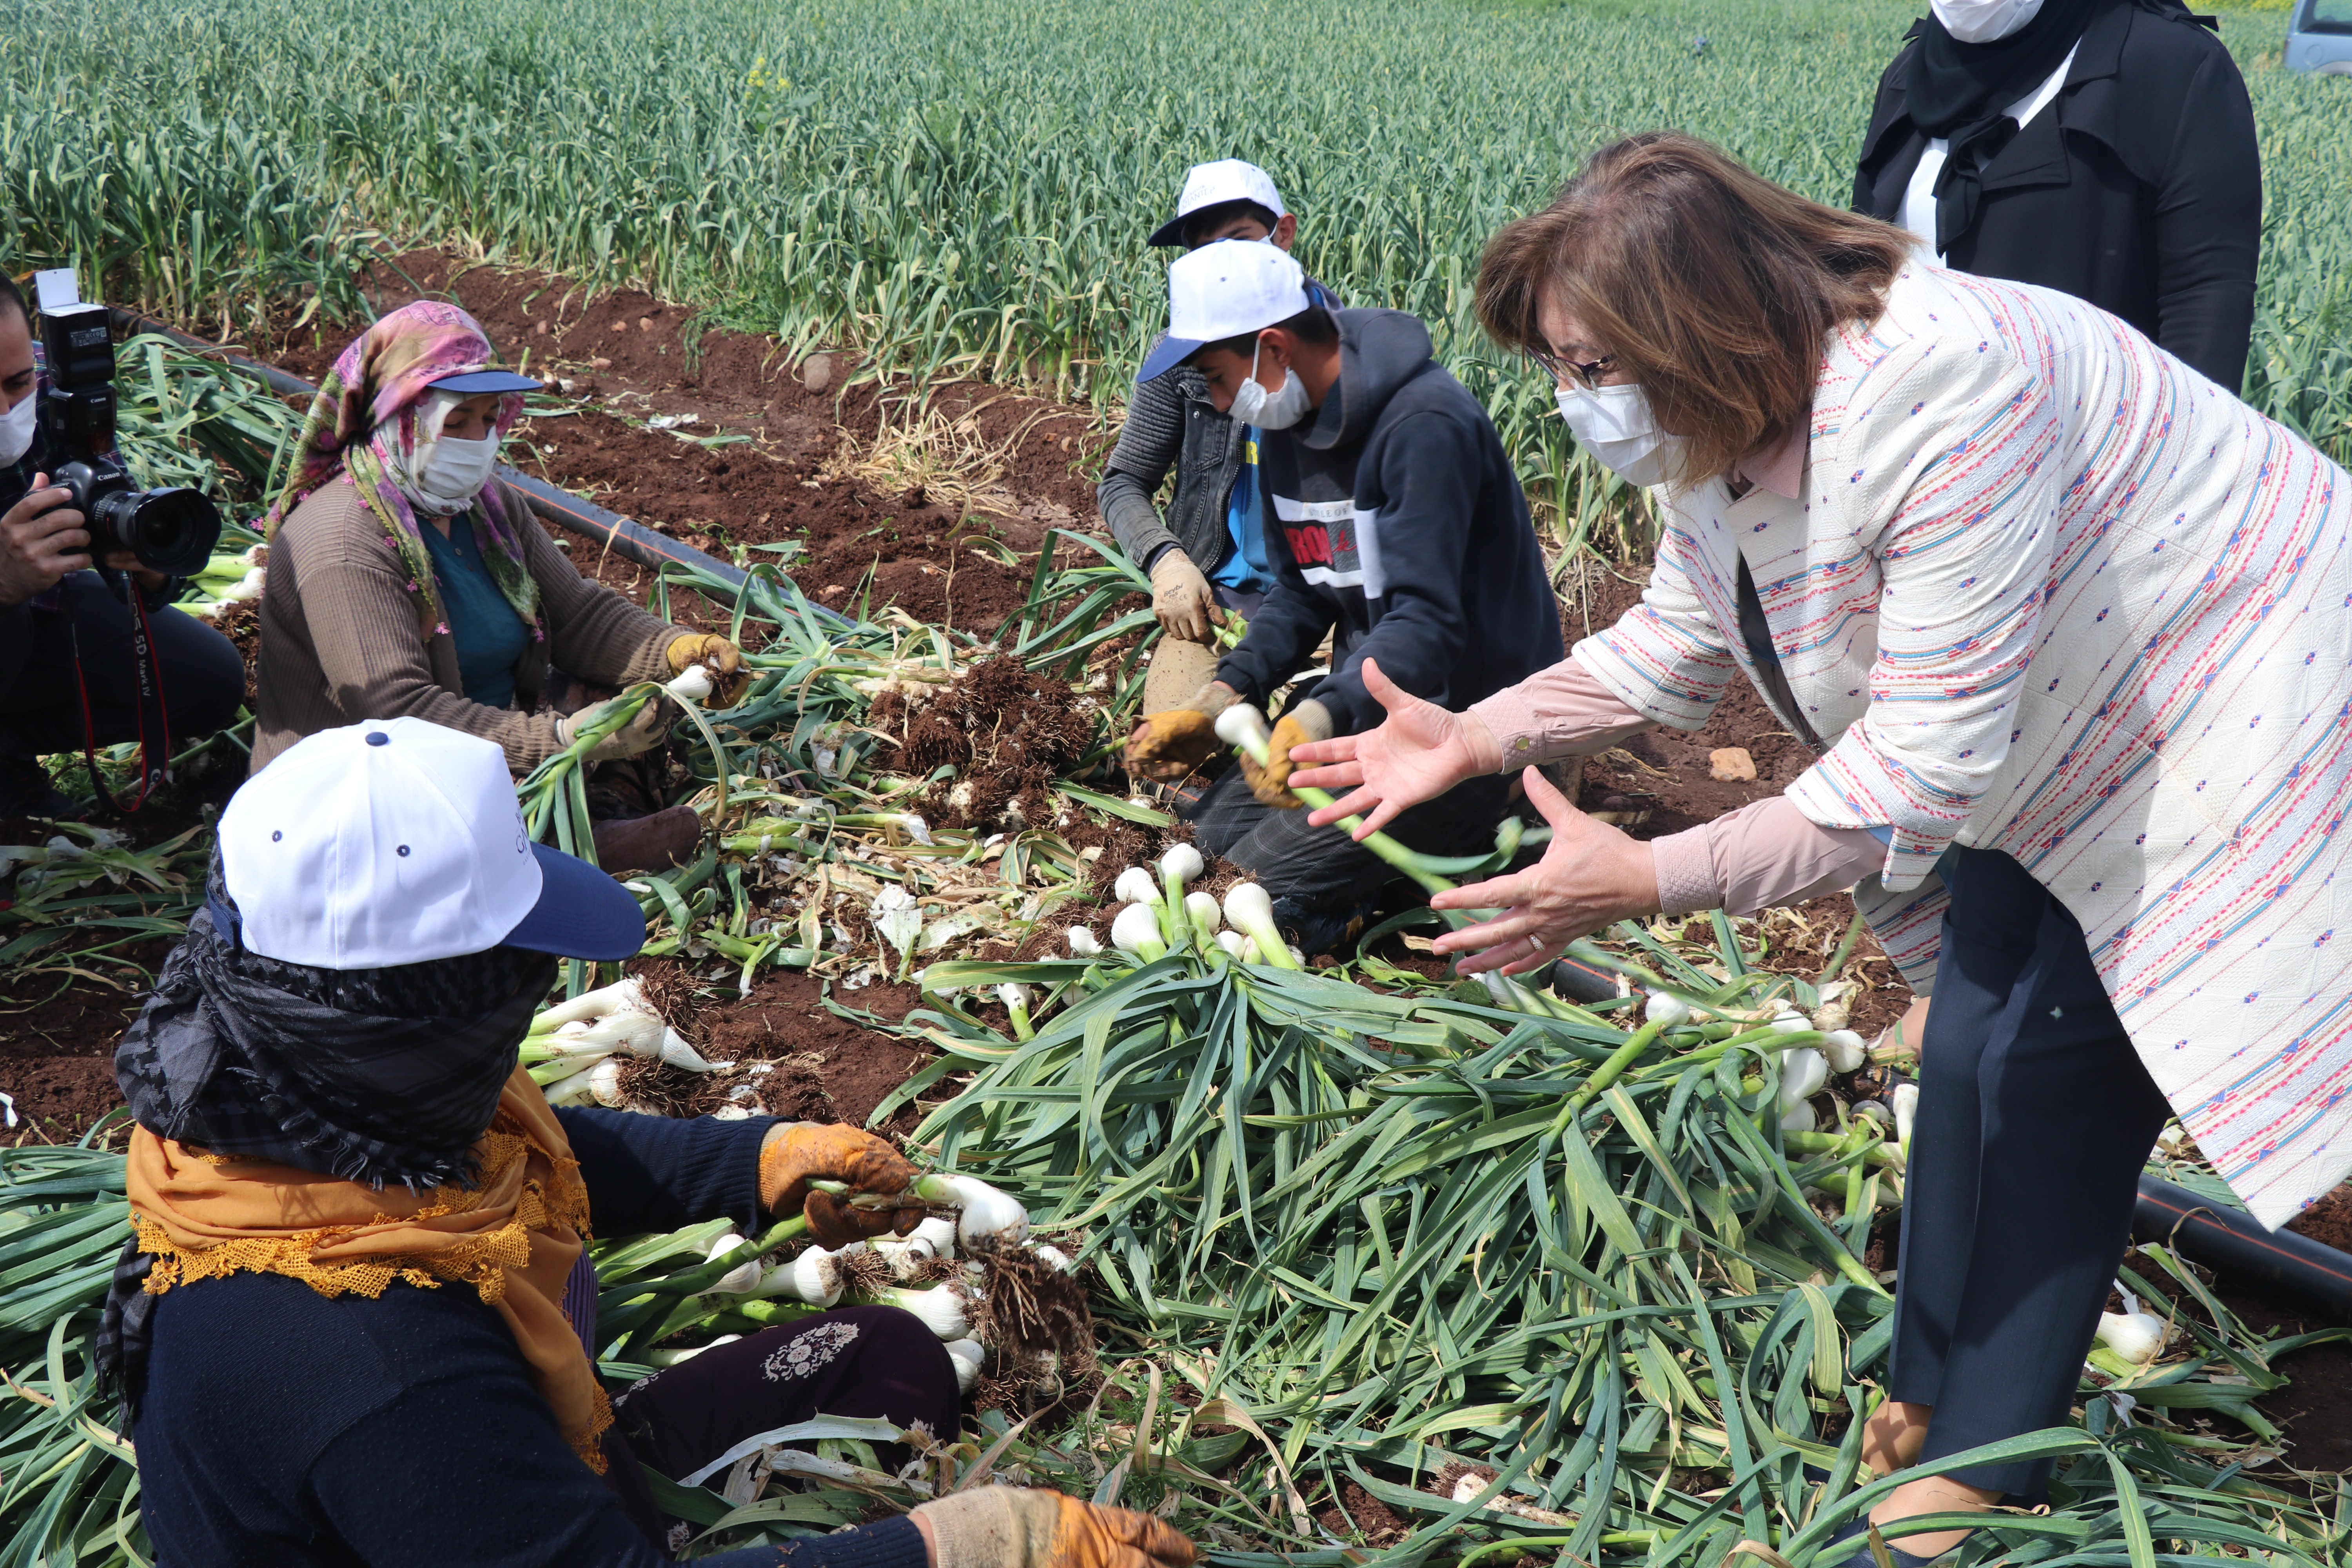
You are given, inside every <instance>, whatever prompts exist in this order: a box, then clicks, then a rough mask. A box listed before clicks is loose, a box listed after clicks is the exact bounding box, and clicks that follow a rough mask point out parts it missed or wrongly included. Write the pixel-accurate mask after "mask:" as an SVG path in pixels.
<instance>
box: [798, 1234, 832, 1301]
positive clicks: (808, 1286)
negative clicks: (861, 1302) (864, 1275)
mask: <svg viewBox="0 0 2352 1568" xmlns="http://www.w3.org/2000/svg"><path fill="white" fill-rule="evenodd" d="M792 1284H793V1294H794V1295H796V1296H798V1297H799V1298H800V1299H801V1300H803V1301H806V1302H808V1303H809V1304H810V1305H811V1306H815V1307H830V1306H832V1305H833V1304H834V1303H835V1301H838V1300H841V1285H842V1278H841V1262H840V1260H839V1259H838V1258H835V1256H834V1255H833V1254H832V1253H830V1252H827V1251H826V1250H825V1249H824V1247H804V1248H803V1249H802V1251H801V1255H800V1256H799V1257H798V1258H793V1272H792Z"/></svg>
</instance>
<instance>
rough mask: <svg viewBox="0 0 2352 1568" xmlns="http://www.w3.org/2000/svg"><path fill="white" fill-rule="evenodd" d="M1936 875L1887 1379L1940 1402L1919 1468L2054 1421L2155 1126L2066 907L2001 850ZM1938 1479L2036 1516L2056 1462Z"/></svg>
mask: <svg viewBox="0 0 2352 1568" xmlns="http://www.w3.org/2000/svg"><path fill="white" fill-rule="evenodd" d="M1938 870H1939V871H1940V872H1941V873H1942V876H1943V879H1944V881H1945V883H1946V885H1947V886H1948V888H1949V889H1951V895H1952V902H1951V909H1950V911H1949V912H1948V914H1947V915H1946V916H1945V919H1944V932H1943V948H1942V951H1941V952H1940V954H1939V955H1938V957H1937V964H1936V992H1935V996H1936V1000H1935V1005H1934V1006H1933V1007H1932V1008H1930V1009H1929V1010H1928V1014H1927V1034H1926V1037H1925V1038H1924V1039H1923V1040H1922V1041H1921V1043H1920V1047H1919V1057H1920V1082H1919V1110H1918V1114H1917V1117H1916V1120H1915V1121H1914V1123H1913V1127H1912V1134H1911V1159H1910V1173H1909V1178H1908V1182H1907V1184H1906V1190H1905V1194H1904V1205H1903V1259H1902V1277H1901V1279H1900V1282H1899V1283H1898V1284H1897V1286H1896V1289H1895V1346H1894V1366H1893V1372H1892V1375H1891V1376H1890V1378H1889V1380H1888V1393H1889V1394H1891V1395H1892V1396H1893V1397H1894V1398H1896V1399H1899V1400H1904V1401H1906V1402H1908V1403H1912V1404H1917V1405H1932V1406H1934V1409H1935V1414H1934V1415H1933V1416H1932V1417H1931V1418H1930V1420H1929V1422H1928V1426H1927V1447H1926V1449H1925V1451H1924V1453H1923V1456H1922V1457H1923V1458H1926V1459H1929V1460H1933V1459H1937V1458H1945V1457H1948V1456H1949V1455H1953V1454H1958V1453H1960V1452H1963V1451H1964V1450H1967V1449H1969V1448H1973V1447H1979V1446H1980V1445H1982V1444H1986V1443H1994V1442H1999V1441H2000V1440H2001V1439H2002V1438H2005V1437H2016V1436H2023V1435H2024V1434H2026V1433H2028V1432H2033V1431H2038V1430H2040V1429H2042V1428H2043V1427H2047V1426H2064V1425H2065V1424H2066V1420H2067V1413H2068V1410H2069V1407H2070V1406H2071V1405H2073V1403H2074V1391H2075V1388H2076V1386H2077V1384H2078V1382H2079V1380H2080V1377H2081V1373H2082V1368H2083V1358H2084V1355H2086V1354H2087V1353H2089V1351H2090V1348H2091V1339H2092V1331H2094V1330H2095V1328H2096V1327H2097V1326H2098V1320H2099V1309H2100V1307H2101V1305H2102V1303H2104V1302H2105V1300H2106V1294H2107V1289H2108V1286H2109V1284H2110V1282H2111V1281H2112V1279H2113V1278H2114V1275H2115V1271H2116V1265H2117V1264H2118V1263H2119V1262H2120V1261H2121V1260H2122V1258H2123V1254H2124V1249H2125V1247H2126V1245H2127V1244H2128V1243H2129V1241H2130V1237H2131V1215H2132V1203H2133V1196H2134V1193H2135V1191H2136V1188H2137V1180H2138V1176H2139V1172H2140V1168H2141V1166H2142V1165H2143V1164H2145V1163H2146V1162H2147V1154H2148V1150H2149V1148H2150V1146H2151V1145H2152V1144H2153V1143H2154V1142H2156V1135H2157V1133H2158V1131H2160V1130H2161V1129H2162V1127H2163V1126H2164V1121H2165V1117H2166V1114H2167V1110H2166V1105H2165V1100H2164V1095H2163V1093H2162V1092H2161V1091H2160V1090H2158V1088H2157V1087H2156V1082H2155V1080H2154V1079H2151V1078H2150V1077H2149V1076H2148V1073H2147V1068H2145V1067H2144V1066H2142V1065H2141V1063H2140V1059H2139V1056H2138V1053H2137V1052H2136V1051H2134V1050H2133V1049H2132V1045H2131V1041H2130V1039H2129V1037H2126V1035H2125V1033H2124V1028H2123V1025H2122V1023H2121V1022H2120V1021H2119V1020H2118V1019H2117V1018H2116V1010H2115V1008H2114V1006H2113V1005H2111V1004H2110V1003H2109V1002H2108V1000H2107V994H2106V991H2105V987H2103V986H2102V985H2101V984H2099V977H2098V974H2097V973H2096V972H2095V970H2094V969H2093V968H2092V964H2091V953H2090V949H2089V947H2088V945H2087V944H2086V943H2085V942H2084V937H2083V928H2082V927H2081V926H2079V925H2077V924H2075V923H2074V916H2072V915H2070V914H2068V913H2067V912H2066V910H2065V908H2064V906H2063V905H2062V904H2060V903H2059V902H2058V900H2056V899H2054V898H2053V897H2052V896H2051V895H2050V894H2049V892H2048V891H2047V890H2046V889H2043V888H2042V884H2041V883H2039V882H2037V881H2035V880H2034V879H2033V878H2032V876H2031V875H2030V874H2029V873H2028V872H2027V871H2026V870H2025V868H2023V867H2021V866H2020V865H2019V864H2018V863H2017V862H2016V861H2015V860H2013V859H2011V858H2010V857H2008V856H2007V855H2004V854H2001V853H2000V852H1999V851H1996V850H1984V849H1961V848H1957V847H1956V848H1954V849H1953V850H1951V851H1950V852H1949V854H1948V855H1947V856H1946V858H1944V860H1943V861H1942V863H1941V864H1940V866H1939V867H1938ZM1951 1473H1952V1474H1953V1476H1954V1477H1955V1478H1956V1479H1958V1480H1961V1481H1964V1482H1966V1483H1967V1484H1969V1485H1970V1486H1975V1487H1982V1488H1985V1489H1989V1490H1997V1491H2003V1492H2007V1493H2009V1494H2011V1500H2012V1501H2023V1502H2025V1503H2027V1504H2032V1503H2033V1502H2037V1501H2039V1500H2041V1494H2042V1488H2043V1484H2044V1483H2045V1482H2046V1481H2047V1479H2048V1478H2049V1473H2050V1466H2049V1463H2048V1461H2046V1460H2041V1461H2026V1462H2019V1463H2011V1464H2003V1465H1985V1466H1977V1467H1972V1468H1968V1469H1962V1470H1956V1471H1953V1472H1951Z"/></svg>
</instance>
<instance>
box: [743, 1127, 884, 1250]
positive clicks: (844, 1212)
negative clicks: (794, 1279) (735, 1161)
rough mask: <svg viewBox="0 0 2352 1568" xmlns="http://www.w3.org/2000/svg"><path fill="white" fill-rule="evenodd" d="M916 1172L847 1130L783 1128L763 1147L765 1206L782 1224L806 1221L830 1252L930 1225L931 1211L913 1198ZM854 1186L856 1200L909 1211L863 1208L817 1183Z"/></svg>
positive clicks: (877, 1143) (879, 1143)
mask: <svg viewBox="0 0 2352 1568" xmlns="http://www.w3.org/2000/svg"><path fill="white" fill-rule="evenodd" d="M915 1175H916V1172H915V1167H914V1166H913V1165H912V1164H911V1163H908V1160H907V1157H906V1156H905V1155H903V1154H901V1153H899V1152H898V1150H896V1149H893V1148H892V1147H890V1145H889V1144H888V1143H887V1142H884V1141H883V1140H881V1139H879V1138H877V1137H876V1136H874V1134H873V1133H871V1132H867V1131H863V1130H862V1129H859V1128H856V1127H851V1126H849V1125H847V1124H846V1123H844V1122H839V1121H835V1122H833V1123H831V1124H827V1123H825V1122H822V1121H779V1122H778V1123H776V1125H774V1126H773V1127H771V1128H769V1129H768V1135H767V1136H766V1137H765V1138H763V1139H761V1141H760V1206H761V1208H764V1209H766V1210H767V1211H768V1212H769V1213H770V1214H771V1215H774V1216H775V1217H776V1218H778V1219H790V1218H792V1217H793V1215H796V1214H798V1215H807V1216H808V1222H809V1235H810V1236H811V1237H814V1238H815V1239H816V1241H817V1242H818V1243H819V1245H821V1246H824V1247H846V1246H848V1245H849V1244H850V1243H851V1242H853V1241H863V1240H865V1239H866V1237H871V1236H883V1235H886V1234H889V1233H892V1232H895V1233H897V1234H898V1235H899V1236H904V1235H906V1234H907V1233H908V1231H911V1230H913V1229H914V1228H915V1227H916V1226H919V1225H920V1224H922V1223H923V1205H922V1204H921V1202H920V1201H919V1200H918V1199H916V1198H915V1197H914V1195H913V1191H912V1189H913V1187H914V1185H915ZM817 1179H823V1180H826V1181H834V1182H843V1183H846V1184H848V1185H849V1186H850V1187H851V1188H852V1189H853V1191H854V1192H855V1193H857V1194H870V1195H872V1196H876V1197H899V1196H904V1197H905V1198H906V1199H907V1201H908V1206H907V1207H904V1208H862V1207H859V1206H857V1205H855V1204H853V1203H852V1202H851V1201H850V1199H849V1198H848V1197H846V1196H840V1197H836V1196H835V1194H831V1193H820V1192H816V1191H814V1190H813V1189H812V1188H811V1187H810V1185H809V1183H810V1182H811V1181H813V1180H817Z"/></svg>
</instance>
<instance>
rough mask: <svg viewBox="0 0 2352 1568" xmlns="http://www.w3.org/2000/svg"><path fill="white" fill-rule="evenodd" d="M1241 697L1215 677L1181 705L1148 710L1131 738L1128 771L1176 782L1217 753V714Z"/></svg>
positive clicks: (1128, 745) (1171, 782) (1128, 742)
mask: <svg viewBox="0 0 2352 1568" xmlns="http://www.w3.org/2000/svg"><path fill="white" fill-rule="evenodd" d="M1237 700H1239V694H1238V693H1236V692H1235V691H1234V689H1233V688H1232V687H1230V686H1227V685H1225V684H1224V683H1223V682H1222V681H1216V680H1212V681H1211V682H1209V683H1208V684H1207V685H1206V686H1203V687H1202V688H1201V689H1200V690H1198V691H1195V692H1194V693H1192V698H1191V699H1190V700H1188V701H1186V702H1185V703H1184V705H1183V706H1182V707H1181V708H1171V709H1169V710H1166V711H1165V712H1160V713H1148V714H1146V715H1144V718H1143V721H1142V722H1141V723H1139V724H1138V725H1137V726H1136V727H1135V732H1134V733H1133V734H1131V735H1129V737H1128V738H1127V756H1126V758H1125V761H1126V763H1127V771H1128V772H1129V773H1133V774H1135V775H1136V776H1137V777H1139V778H1147V779H1158V780H1159V781H1160V783H1162V784H1174V783H1176V782H1177V781H1178V780H1179V779H1181V778H1183V777H1184V776H1185V775H1186V774H1187V773H1191V772H1192V771H1193V770H1194V769H1195V768H1198V767H1199V766H1200V765H1201V764H1202V763H1205V762H1207V761H1208V760H1209V759H1210V758H1211V757H1213V756H1214V755H1215V754H1216V752H1217V748H1218V747H1219V746H1222V745H1223V744H1224V742H1222V741H1220V740H1218V739H1217V715H1218V714H1220V713H1222V712H1223V711H1224V710H1226V709H1228V708H1230V707H1232V706H1233V705H1234V702H1235V701H1237Z"/></svg>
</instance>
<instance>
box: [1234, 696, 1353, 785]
mask: <svg viewBox="0 0 2352 1568" xmlns="http://www.w3.org/2000/svg"><path fill="white" fill-rule="evenodd" d="M1330 738H1331V710H1329V709H1328V708H1326V707H1324V706H1323V704H1321V703H1320V702H1318V701H1316V700H1314V699H1312V698H1309V699H1308V700H1306V701H1304V702H1297V703H1293V704H1292V705H1291V706H1290V707H1288V708H1286V709H1285V710H1283V714H1282V717H1281V718H1279V719H1277V720H1276V721H1274V733H1273V734H1272V735H1271V736H1269V737H1267V740H1266V743H1265V766H1264V767H1259V766H1258V765H1257V764H1256V763H1254V762H1252V761H1250V756H1249V753H1248V752H1243V753H1242V777H1244V778H1245V779H1247V780H1248V781H1249V786H1250V794H1252V795H1255V796H1257V798H1258V804H1260V805H1270V806H1273V807H1274V808H1275V809H1276V810H1277V811H1296V810H1297V809H1298V808H1299V807H1300V806H1302V805H1306V804H1307V803H1306V802H1304V801H1302V800H1300V799H1299V798H1298V797H1297V795H1293V794H1291V793H1290V766H1291V764H1290V748H1291V747H1293V746H1303V745H1305V744H1306V743H1307V742H1309V741H1328V740H1329V739H1330Z"/></svg>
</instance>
